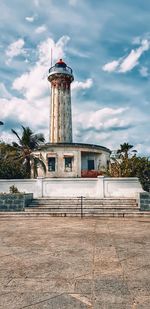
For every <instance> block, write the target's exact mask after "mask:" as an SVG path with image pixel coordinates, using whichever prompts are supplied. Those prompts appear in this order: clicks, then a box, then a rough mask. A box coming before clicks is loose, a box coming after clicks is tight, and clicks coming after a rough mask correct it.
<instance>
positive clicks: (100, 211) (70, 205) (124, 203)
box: [0, 198, 150, 218]
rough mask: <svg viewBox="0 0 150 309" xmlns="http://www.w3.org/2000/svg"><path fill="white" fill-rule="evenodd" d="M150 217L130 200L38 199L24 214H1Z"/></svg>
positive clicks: (18, 215) (4, 215) (13, 214)
mask: <svg viewBox="0 0 150 309" xmlns="http://www.w3.org/2000/svg"><path fill="white" fill-rule="evenodd" d="M16 216H17V217H27V218H28V217H81V216H82V217H101V218H105V217H142V216H143V217H150V212H146V211H140V210H139V208H138V205H137V202H136V200H135V199H131V198H115V199H114V198H113V199H112V198H105V199H95V198H83V199H82V201H81V198H39V199H33V201H32V202H31V203H30V204H29V205H28V207H26V208H25V211H24V212H9V213H8V212H3V213H2V212H1V213H0V218H6V217H16Z"/></svg>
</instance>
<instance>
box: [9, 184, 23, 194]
mask: <svg viewBox="0 0 150 309" xmlns="http://www.w3.org/2000/svg"><path fill="white" fill-rule="evenodd" d="M9 192H10V193H11V194H14V193H20V192H19V190H18V188H17V187H15V186H14V185H13V186H11V187H10V188H9Z"/></svg>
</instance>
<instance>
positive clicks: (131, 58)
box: [119, 40, 150, 73]
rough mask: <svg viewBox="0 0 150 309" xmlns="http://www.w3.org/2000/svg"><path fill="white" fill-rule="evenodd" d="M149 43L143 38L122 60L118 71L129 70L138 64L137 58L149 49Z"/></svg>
mask: <svg viewBox="0 0 150 309" xmlns="http://www.w3.org/2000/svg"><path fill="white" fill-rule="evenodd" d="M149 48H150V43H149V41H148V40H143V41H142V44H141V46H140V47H139V48H137V49H136V50H132V51H131V52H130V54H129V55H128V56H127V57H126V58H125V59H124V60H123V62H122V63H121V65H120V68H119V72H122V73H125V72H128V71H131V70H132V69H133V68H134V67H135V66H137V65H138V64H139V62H138V60H139V58H140V57H141V56H142V54H143V53H144V52H145V51H147V50H149Z"/></svg>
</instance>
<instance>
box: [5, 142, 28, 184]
mask: <svg viewBox="0 0 150 309" xmlns="http://www.w3.org/2000/svg"><path fill="white" fill-rule="evenodd" d="M15 155H16V152H15V151H14V149H13V147H12V146H11V145H9V144H6V143H4V142H1V143H0V179H20V178H26V177H27V176H26V171H25V168H24V166H22V164H21V163H20V162H15V163H14V159H13V158H14V156H15Z"/></svg>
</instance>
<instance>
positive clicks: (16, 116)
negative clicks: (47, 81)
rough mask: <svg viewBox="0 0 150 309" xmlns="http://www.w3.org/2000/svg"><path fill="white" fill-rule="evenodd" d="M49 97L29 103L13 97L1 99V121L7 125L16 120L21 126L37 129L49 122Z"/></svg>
mask: <svg viewBox="0 0 150 309" xmlns="http://www.w3.org/2000/svg"><path fill="white" fill-rule="evenodd" d="M48 109H49V97H45V98H42V99H38V101H36V102H33V103H32V102H29V101H27V100H26V99H19V98H17V97H13V98H12V99H10V100H8V99H1V119H3V120H4V122H5V123H8V121H10V122H11V121H12V120H15V122H16V123H18V124H20V125H25V126H30V127H32V128H37V127H39V126H43V125H45V123H46V122H47V126H48V121H49V119H48V118H49V116H48V113H47V111H48Z"/></svg>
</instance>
